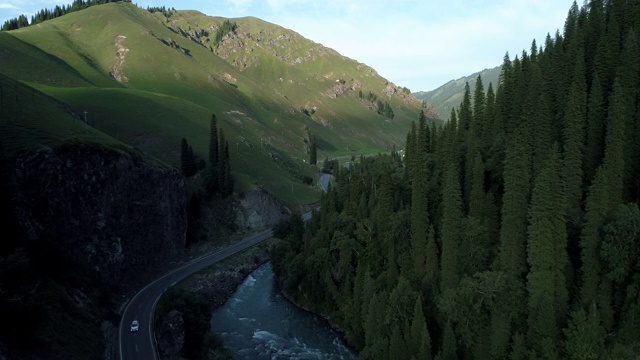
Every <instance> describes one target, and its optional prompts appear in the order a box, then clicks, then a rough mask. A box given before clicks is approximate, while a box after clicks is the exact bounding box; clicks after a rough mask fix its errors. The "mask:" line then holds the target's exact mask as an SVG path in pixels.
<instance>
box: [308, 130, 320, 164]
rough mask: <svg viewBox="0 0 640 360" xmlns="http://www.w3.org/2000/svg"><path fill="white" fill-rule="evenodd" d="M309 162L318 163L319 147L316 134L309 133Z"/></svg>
mask: <svg viewBox="0 0 640 360" xmlns="http://www.w3.org/2000/svg"><path fill="white" fill-rule="evenodd" d="M309 147H310V149H309V164H311V165H316V164H317V163H318V148H317V145H316V137H315V135H312V134H311V133H310V134H309Z"/></svg>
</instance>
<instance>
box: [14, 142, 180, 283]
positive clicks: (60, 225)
mask: <svg viewBox="0 0 640 360" xmlns="http://www.w3.org/2000/svg"><path fill="white" fill-rule="evenodd" d="M13 175H14V176H13V177H14V180H15V184H16V188H17V194H18V195H17V206H18V211H19V214H20V221H21V223H22V226H23V228H24V229H25V230H26V231H27V233H28V235H29V237H30V238H31V239H32V240H34V241H36V240H38V239H46V238H48V239H51V240H54V241H56V242H57V243H59V244H60V246H61V247H62V248H63V249H64V250H65V251H68V252H70V253H71V254H72V256H73V257H74V258H75V259H76V260H78V261H80V262H82V263H85V264H86V265H88V266H90V267H92V268H94V269H96V270H98V271H99V272H100V273H102V274H103V275H104V276H105V277H106V278H108V279H110V280H112V281H114V282H117V283H120V284H123V285H125V286H126V287H131V286H137V285H140V284H141V282H142V281H144V280H146V277H148V276H150V275H152V274H153V272H154V269H156V268H160V267H163V266H164V267H166V265H167V263H168V262H169V261H171V260H172V259H175V258H176V257H177V256H178V255H180V254H181V253H182V251H183V250H184V246H185V233H186V228H187V216H186V193H185V187H184V180H183V178H182V176H181V175H180V174H179V172H178V171H175V170H169V169H164V168H160V167H158V166H156V165H152V164H149V163H148V162H145V161H144V160H143V159H142V158H141V157H140V156H139V155H137V154H135V153H134V152H132V151H130V150H115V149H113V148H107V147H105V146H103V145H98V144H73V145H63V146H61V147H58V148H56V149H46V150H40V151H37V152H35V153H30V154H26V155H23V156H21V157H18V158H17V159H16V161H15V163H14V171H13Z"/></svg>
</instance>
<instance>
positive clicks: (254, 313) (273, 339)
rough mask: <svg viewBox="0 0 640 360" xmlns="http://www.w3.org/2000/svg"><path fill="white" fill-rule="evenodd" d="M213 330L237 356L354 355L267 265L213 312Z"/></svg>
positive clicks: (271, 357)
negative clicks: (282, 287) (288, 294)
mask: <svg viewBox="0 0 640 360" xmlns="http://www.w3.org/2000/svg"><path fill="white" fill-rule="evenodd" d="M211 327H212V330H213V331H214V332H216V333H218V334H220V335H221V336H222V339H223V340H224V343H225V345H226V346H227V347H228V348H229V349H231V351H232V352H233V353H234V355H235V356H236V358H238V359H357V358H358V357H357V355H356V354H355V353H354V352H353V351H352V350H350V349H349V348H347V347H346V346H345V345H344V342H343V341H342V339H341V337H340V335H339V334H338V333H337V332H336V331H334V330H333V329H331V327H330V326H329V323H328V322H327V321H326V320H325V319H323V318H321V317H319V316H317V315H315V314H312V313H310V312H308V311H305V310H303V309H300V308H299V307H297V306H295V305H293V304H291V303H290V302H289V301H288V300H287V299H285V298H284V297H283V296H282V294H280V291H279V290H278V288H277V286H276V282H275V279H274V275H273V271H272V270H271V263H266V264H264V265H262V266H261V267H259V268H258V269H256V270H255V271H253V272H252V273H251V274H249V276H247V278H246V279H245V281H244V282H243V283H242V285H240V287H239V288H238V290H237V291H236V292H235V293H234V294H233V296H231V298H229V300H227V302H226V303H225V304H224V305H222V306H221V307H219V308H218V309H216V310H215V311H214V312H213V316H212V318H211Z"/></svg>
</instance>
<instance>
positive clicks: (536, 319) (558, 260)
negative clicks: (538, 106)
mask: <svg viewBox="0 0 640 360" xmlns="http://www.w3.org/2000/svg"><path fill="white" fill-rule="evenodd" d="M561 169H562V167H561V165H560V155H559V153H558V151H557V149H556V148H554V149H552V150H551V151H550V152H549V156H548V160H547V162H546V165H545V167H544V168H543V169H542V170H541V171H540V174H539V175H538V176H537V177H536V180H535V183H534V187H533V191H532V194H531V205H530V207H529V216H528V217H529V227H528V242H527V262H528V264H529V268H530V271H529V273H528V275H527V290H528V293H529V333H530V335H529V339H530V341H531V344H532V346H534V349H536V350H538V351H542V350H543V349H544V347H545V346H546V345H548V342H550V343H551V344H553V346H554V348H556V349H559V347H560V343H559V341H560V338H559V335H560V334H559V332H558V331H557V329H559V328H561V327H562V325H563V323H564V315H565V313H566V308H567V306H568V302H569V295H568V290H567V288H566V284H567V279H566V277H565V276H566V275H565V274H566V267H567V264H568V262H569V261H568V256H567V250H566V244H567V233H566V224H565V213H566V210H565V206H564V189H563V185H562V170H561ZM549 306H551V307H553V308H552V309H551V310H552V312H551V313H548V314H547V315H546V318H545V317H541V316H540V314H539V312H540V311H541V310H542V309H546V310H549V308H548V307H549ZM554 316H555V318H554ZM548 318H551V319H548ZM541 321H542V323H541ZM551 329H555V332H553V331H551ZM545 339H546V340H545Z"/></svg>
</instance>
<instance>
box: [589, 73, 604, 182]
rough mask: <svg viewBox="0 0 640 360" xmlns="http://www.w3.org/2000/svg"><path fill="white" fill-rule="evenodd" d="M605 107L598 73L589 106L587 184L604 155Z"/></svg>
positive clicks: (592, 87) (590, 92)
mask: <svg viewBox="0 0 640 360" xmlns="http://www.w3.org/2000/svg"><path fill="white" fill-rule="evenodd" d="M604 120H605V108H604V98H603V95H602V86H601V84H600V77H599V76H598V74H596V75H595V76H594V79H593V82H592V83H591V89H590V91H589V100H588V106H587V134H586V145H585V146H586V148H585V159H584V179H585V185H590V184H591V181H592V179H593V177H594V176H595V174H596V169H597V168H598V166H600V164H601V162H602V158H603V156H604V147H603V145H604V132H605V126H604Z"/></svg>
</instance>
